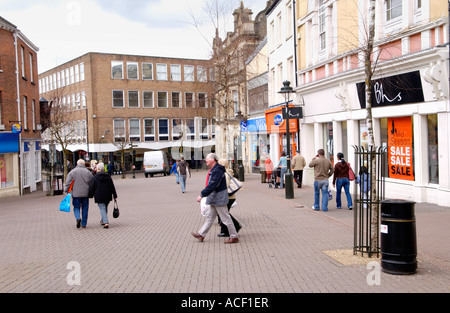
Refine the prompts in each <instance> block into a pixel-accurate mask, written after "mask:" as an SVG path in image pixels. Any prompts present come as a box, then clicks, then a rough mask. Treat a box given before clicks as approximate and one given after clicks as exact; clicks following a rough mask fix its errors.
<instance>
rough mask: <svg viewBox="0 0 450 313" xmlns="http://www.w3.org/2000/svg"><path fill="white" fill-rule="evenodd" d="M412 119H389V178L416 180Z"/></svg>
mask: <svg viewBox="0 0 450 313" xmlns="http://www.w3.org/2000/svg"><path fill="white" fill-rule="evenodd" d="M412 142H413V134H412V122H411V117H409V116H407V117H398V118H388V157H389V177H390V178H397V179H403V180H414V167H413V147H412Z"/></svg>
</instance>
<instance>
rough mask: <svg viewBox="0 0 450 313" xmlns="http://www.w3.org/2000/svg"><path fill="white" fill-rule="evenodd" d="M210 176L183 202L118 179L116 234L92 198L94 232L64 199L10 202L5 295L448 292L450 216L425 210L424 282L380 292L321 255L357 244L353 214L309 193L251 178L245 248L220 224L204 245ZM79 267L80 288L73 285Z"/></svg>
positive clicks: (198, 180)
mask: <svg viewBox="0 0 450 313" xmlns="http://www.w3.org/2000/svg"><path fill="white" fill-rule="evenodd" d="M205 174H206V172H204V171H198V172H197V171H195V170H194V171H193V174H192V175H193V176H192V178H191V179H188V182H187V191H186V193H185V194H182V193H181V189H180V186H179V185H177V184H175V177H174V176H168V177H162V176H155V177H153V178H147V179H145V178H144V177H143V175H142V174H140V173H139V174H137V176H136V179H132V178H131V175H128V177H127V179H121V178H120V177H114V180H115V184H116V188H117V191H118V195H119V199H118V202H119V207H120V209H121V216H120V217H119V218H118V219H113V218H112V217H111V213H110V222H111V226H110V228H109V229H103V228H101V227H100V226H99V220H100V213H99V210H98V207H97V205H96V204H95V203H94V202H93V200H91V201H90V214H89V221H88V226H87V228H85V229H77V228H76V227H75V219H74V217H73V213H72V212H70V213H65V212H59V211H58V206H59V202H60V201H61V199H62V198H63V196H55V197H47V196H46V195H45V193H43V192H36V193H33V194H31V195H25V196H22V197H12V198H6V199H0V238H1V241H0V292H2V293H19V292H20V293H21V292H24V293H29V292H33V293H35V292H43V293H53V292H57V293H70V292H81V293H92V292H119V293H123V292H127V293H147V292H150V293H154V292H159V293H302V292H313V293H316V292H317V293H334V292H343V293H351V292H364V293H382V292H383V293H384V292H405V293H416V292H425V293H435V292H449V291H450V271H449V270H450V249H449V245H448V239H449V237H450V236H449V233H450V232H449V230H448V226H449V225H450V208H443V207H437V206H434V205H427V204H417V205H416V218H417V237H418V238H417V239H418V261H419V265H418V272H417V274H415V275H405V276H403V275H390V274H386V273H381V276H380V284H379V285H371V284H368V283H367V279H366V278H367V276H368V275H369V272H370V270H368V269H367V268H366V265H343V264H341V263H339V262H338V261H336V260H335V259H333V258H331V257H330V256H328V255H326V254H325V253H324V252H323V251H325V250H337V249H343V250H345V249H351V248H352V246H353V229H352V223H353V219H352V218H353V213H352V211H348V210H336V209H335V203H334V200H333V201H332V202H330V206H329V208H330V211H329V212H327V213H324V212H315V211H313V210H311V205H312V199H313V189H312V187H310V186H305V187H304V188H302V189H297V188H295V190H294V191H295V198H294V199H292V200H286V199H285V195H284V190H280V189H269V188H267V185H266V184H261V183H260V178H259V175H252V174H247V175H246V177H245V182H244V184H245V185H244V187H243V189H242V190H241V191H239V193H238V196H237V198H238V199H237V203H238V205H237V206H236V207H234V208H232V213H233V215H234V216H235V217H236V218H237V219H239V220H240V221H241V223H242V225H243V228H242V230H241V231H240V233H239V235H240V240H241V241H240V243H238V244H233V245H225V244H223V241H224V239H223V238H219V237H217V233H218V232H219V226H218V225H217V224H216V223H215V224H214V226H213V227H212V228H211V231H210V232H209V233H208V235H207V236H206V238H205V241H204V242H203V243H199V242H197V241H196V240H195V239H194V238H193V237H192V236H191V235H190V233H191V232H192V231H197V230H198V229H199V228H200V226H201V225H202V223H203V221H204V218H203V217H202V216H201V215H200V209H199V204H198V203H197V202H196V197H197V195H198V194H199V191H200V190H201V189H202V187H203V186H204V184H205ZM344 201H345V200H344ZM111 206H112V205H111ZM111 210H112V208H110V211H111ZM70 262H75V263H70ZM73 264H75V266H73ZM78 269H79V273H80V281H79V282H80V284H74V285H73V284H72V285H71V284H69V283H68V279H67V278H68V277H69V278H71V279H69V282H73V281H75V282H76V280H74V278H73V277H72V276H71V275H69V274H71V273H73V272H74V271H76V270H78Z"/></svg>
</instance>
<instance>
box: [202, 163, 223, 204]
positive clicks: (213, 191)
mask: <svg viewBox="0 0 450 313" xmlns="http://www.w3.org/2000/svg"><path fill="white" fill-rule="evenodd" d="M200 194H201V196H202V197H207V198H206V204H209V205H214V206H221V205H227V204H228V190H227V180H226V178H225V167H223V166H222V165H220V164H219V163H216V165H214V166H213V168H211V170H210V171H209V179H208V185H207V186H206V188H205V189H203V190H202V191H201V193H200Z"/></svg>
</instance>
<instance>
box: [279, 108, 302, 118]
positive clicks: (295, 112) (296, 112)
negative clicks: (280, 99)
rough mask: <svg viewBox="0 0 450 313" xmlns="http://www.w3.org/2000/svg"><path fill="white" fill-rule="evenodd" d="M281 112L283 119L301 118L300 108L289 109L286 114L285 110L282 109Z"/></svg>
mask: <svg viewBox="0 0 450 313" xmlns="http://www.w3.org/2000/svg"><path fill="white" fill-rule="evenodd" d="M282 111H283V118H285V119H288V118H297V119H298V118H303V111H302V108H300V107H296V108H289V110H288V114H286V108H283V109H282Z"/></svg>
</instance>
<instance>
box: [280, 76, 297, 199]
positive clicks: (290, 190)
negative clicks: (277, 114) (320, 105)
mask: <svg viewBox="0 0 450 313" xmlns="http://www.w3.org/2000/svg"><path fill="white" fill-rule="evenodd" d="M290 84H291V82H290V81H287V80H286V81H284V82H283V87H281V90H280V91H278V93H281V94H282V95H284V99H285V101H286V115H285V120H286V139H287V142H286V149H287V153H286V156H287V169H286V174H285V176H284V177H285V184H286V187H285V188H286V189H285V194H286V199H293V198H294V180H293V175H292V171H291V134H290V132H289V107H288V106H289V97H290V94H291V93H294V92H295V91H294V90H293V89H292V87H291V86H290Z"/></svg>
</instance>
